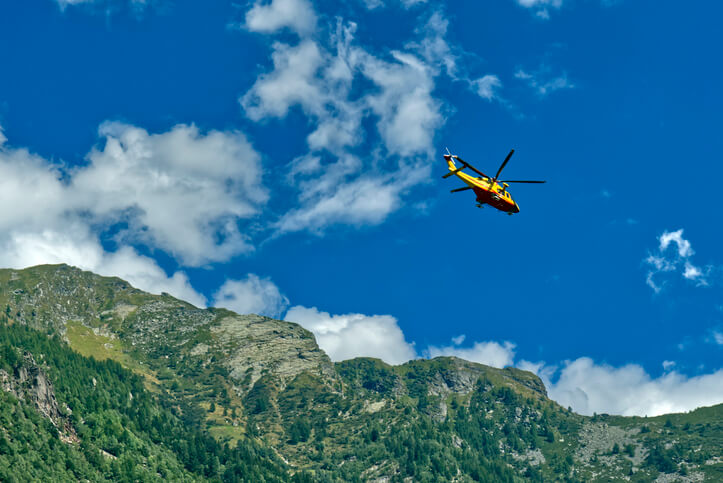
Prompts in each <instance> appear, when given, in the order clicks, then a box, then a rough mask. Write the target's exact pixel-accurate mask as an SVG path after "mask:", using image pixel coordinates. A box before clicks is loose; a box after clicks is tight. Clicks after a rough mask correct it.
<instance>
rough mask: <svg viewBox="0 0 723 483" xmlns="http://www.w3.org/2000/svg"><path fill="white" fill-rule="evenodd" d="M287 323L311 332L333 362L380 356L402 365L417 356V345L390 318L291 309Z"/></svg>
mask: <svg viewBox="0 0 723 483" xmlns="http://www.w3.org/2000/svg"><path fill="white" fill-rule="evenodd" d="M285 319H286V320H288V321H290V322H296V323H298V324H300V325H301V326H302V327H304V328H306V329H308V330H309V331H311V332H312V333H313V334H314V336H315V337H316V341H317V342H318V344H319V347H321V349H322V350H324V352H326V353H327V354H328V355H329V357H331V360H333V361H342V360H346V359H353V358H354V357H376V358H379V359H382V360H383V361H385V362H387V363H389V364H402V363H404V362H407V361H408V360H410V359H414V358H415V357H416V352H415V350H414V345H413V344H410V343H408V342H407V341H406V340H405V339H404V334H403V333H402V330H401V329H400V328H399V325H398V324H397V319H395V318H394V317H392V316H390V315H362V314H345V315H330V314H329V313H328V312H321V311H319V310H318V309H317V308H316V307H312V308H307V307H302V306H299V305H297V306H295V307H291V308H290V309H289V311H288V312H287V313H286V317H285Z"/></svg>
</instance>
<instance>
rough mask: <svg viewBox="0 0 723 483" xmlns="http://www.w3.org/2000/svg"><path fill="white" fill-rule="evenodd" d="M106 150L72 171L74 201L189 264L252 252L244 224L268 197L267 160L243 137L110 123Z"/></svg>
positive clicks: (233, 133)
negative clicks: (264, 172)
mask: <svg viewBox="0 0 723 483" xmlns="http://www.w3.org/2000/svg"><path fill="white" fill-rule="evenodd" d="M99 133H100V135H101V136H102V137H104V138H105V146H104V147H103V149H102V150H99V149H94V150H93V151H91V153H90V154H89V155H88V160H89V164H88V165H87V166H85V167H83V168H81V169H78V170H76V171H75V172H73V173H72V181H71V184H70V187H69V189H70V190H71V193H69V194H70V195H71V196H73V197H76V198H79V199H80V200H81V206H79V207H77V208H80V209H84V210H88V211H90V212H91V213H92V214H94V215H95V216H96V217H98V218H100V219H101V220H103V221H106V222H107V221H112V222H113V221H123V222H126V223H128V229H127V230H125V231H124V232H123V233H122V234H121V236H122V237H127V238H128V239H129V240H131V241H138V242H142V243H145V244H148V245H149V246H154V247H158V248H161V249H163V250H166V251H168V252H169V253H171V254H173V255H174V256H176V257H177V258H179V259H180V260H181V261H182V262H183V263H185V264H188V265H202V264H204V263H207V262H209V261H221V260H228V259H229V258H231V257H232V256H234V255H236V254H238V253H242V252H247V251H250V250H252V246H251V245H250V244H249V242H248V237H247V236H245V235H244V234H242V233H241V232H240V230H239V228H238V225H237V223H238V221H239V220H241V219H245V218H250V217H253V216H254V215H256V214H257V213H258V211H259V206H260V205H262V204H264V203H265V202H266V200H267V198H268V195H267V193H266V190H265V188H263V187H262V186H261V166H260V157H259V155H258V154H257V153H256V152H255V151H254V149H253V148H252V147H251V145H250V144H249V142H248V141H247V139H246V137H245V136H244V135H243V134H242V133H240V132H236V131H231V132H220V131H211V132H209V133H207V134H205V135H204V134H201V133H200V132H199V130H198V128H196V127H195V126H187V125H178V126H175V127H173V128H172V129H171V130H170V131H167V132H165V133H161V134H149V133H148V132H147V131H145V130H144V129H141V128H138V127H135V126H131V125H127V124H121V123H104V124H103V125H101V127H100V130H99Z"/></svg>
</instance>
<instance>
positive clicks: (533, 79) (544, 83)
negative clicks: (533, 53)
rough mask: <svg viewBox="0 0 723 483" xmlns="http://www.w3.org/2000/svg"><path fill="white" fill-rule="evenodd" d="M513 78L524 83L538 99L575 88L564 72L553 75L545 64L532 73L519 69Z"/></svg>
mask: <svg viewBox="0 0 723 483" xmlns="http://www.w3.org/2000/svg"><path fill="white" fill-rule="evenodd" d="M515 78H516V79H520V80H521V81H524V82H525V83H526V84H527V85H528V86H529V87H530V88H532V89H533V90H534V91H535V93H536V94H537V95H538V96H539V97H546V96H548V95H549V94H551V93H553V92H555V91H559V90H561V89H572V88H574V87H575V85H574V84H573V83H572V82H570V81H569V80H568V78H567V74H566V73H565V72H563V73H562V74H561V75H557V76H556V75H553V74H552V73H551V69H550V67H549V66H547V65H546V64H542V65H541V66H540V67H539V68H538V69H537V70H536V71H533V72H527V71H525V70H522V69H519V70H518V71H517V72H515Z"/></svg>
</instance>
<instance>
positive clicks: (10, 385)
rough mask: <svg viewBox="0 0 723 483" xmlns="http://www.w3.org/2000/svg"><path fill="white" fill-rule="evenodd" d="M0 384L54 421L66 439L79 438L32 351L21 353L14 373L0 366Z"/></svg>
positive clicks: (73, 440)
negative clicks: (21, 355)
mask: <svg viewBox="0 0 723 483" xmlns="http://www.w3.org/2000/svg"><path fill="white" fill-rule="evenodd" d="M0 387H2V389H3V390H4V391H6V392H10V393H12V394H13V395H14V396H15V397H17V398H18V399H20V400H22V401H24V402H26V403H29V404H32V405H34V406H35V408H36V409H37V410H38V412H39V413H40V414H41V415H42V416H43V417H45V418H47V419H49V420H50V422H51V423H53V426H55V427H56V429H57V430H58V431H59V433H60V436H61V438H63V439H64V440H65V441H66V442H78V441H79V439H78V436H77V434H76V433H75V429H74V428H73V426H72V425H71V424H70V421H69V420H68V418H67V416H66V415H65V412H63V411H61V409H60V406H59V404H58V400H57V399H56V398H55V390H54V389H53V383H52V382H51V381H50V379H49V378H48V376H47V374H45V371H43V370H42V369H41V368H40V367H39V366H38V364H37V363H36V362H35V359H34V358H33V355H32V354H30V353H29V352H26V353H25V354H24V355H23V362H22V364H21V365H20V367H18V368H17V369H16V370H15V373H14V374H8V373H7V372H6V371H4V370H2V369H0Z"/></svg>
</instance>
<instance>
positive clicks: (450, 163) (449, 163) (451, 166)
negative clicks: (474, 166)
mask: <svg viewBox="0 0 723 483" xmlns="http://www.w3.org/2000/svg"><path fill="white" fill-rule="evenodd" d="M447 152H449V150H447ZM453 158H454V156H453V155H451V154H445V155H444V160H445V161H447V166H448V167H449V173H447V174H445V175H444V176H442V178H449V177H450V176H452V175H454V174H457V173H459V172H460V171H462V170H463V169H464V168H466V167H467V163H465V162H464V161H462V160H461V159H459V158H457V160H458V161H459V162H461V163H462V166H460V167H459V168H458V167H457V165H456V164H454V160H453Z"/></svg>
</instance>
